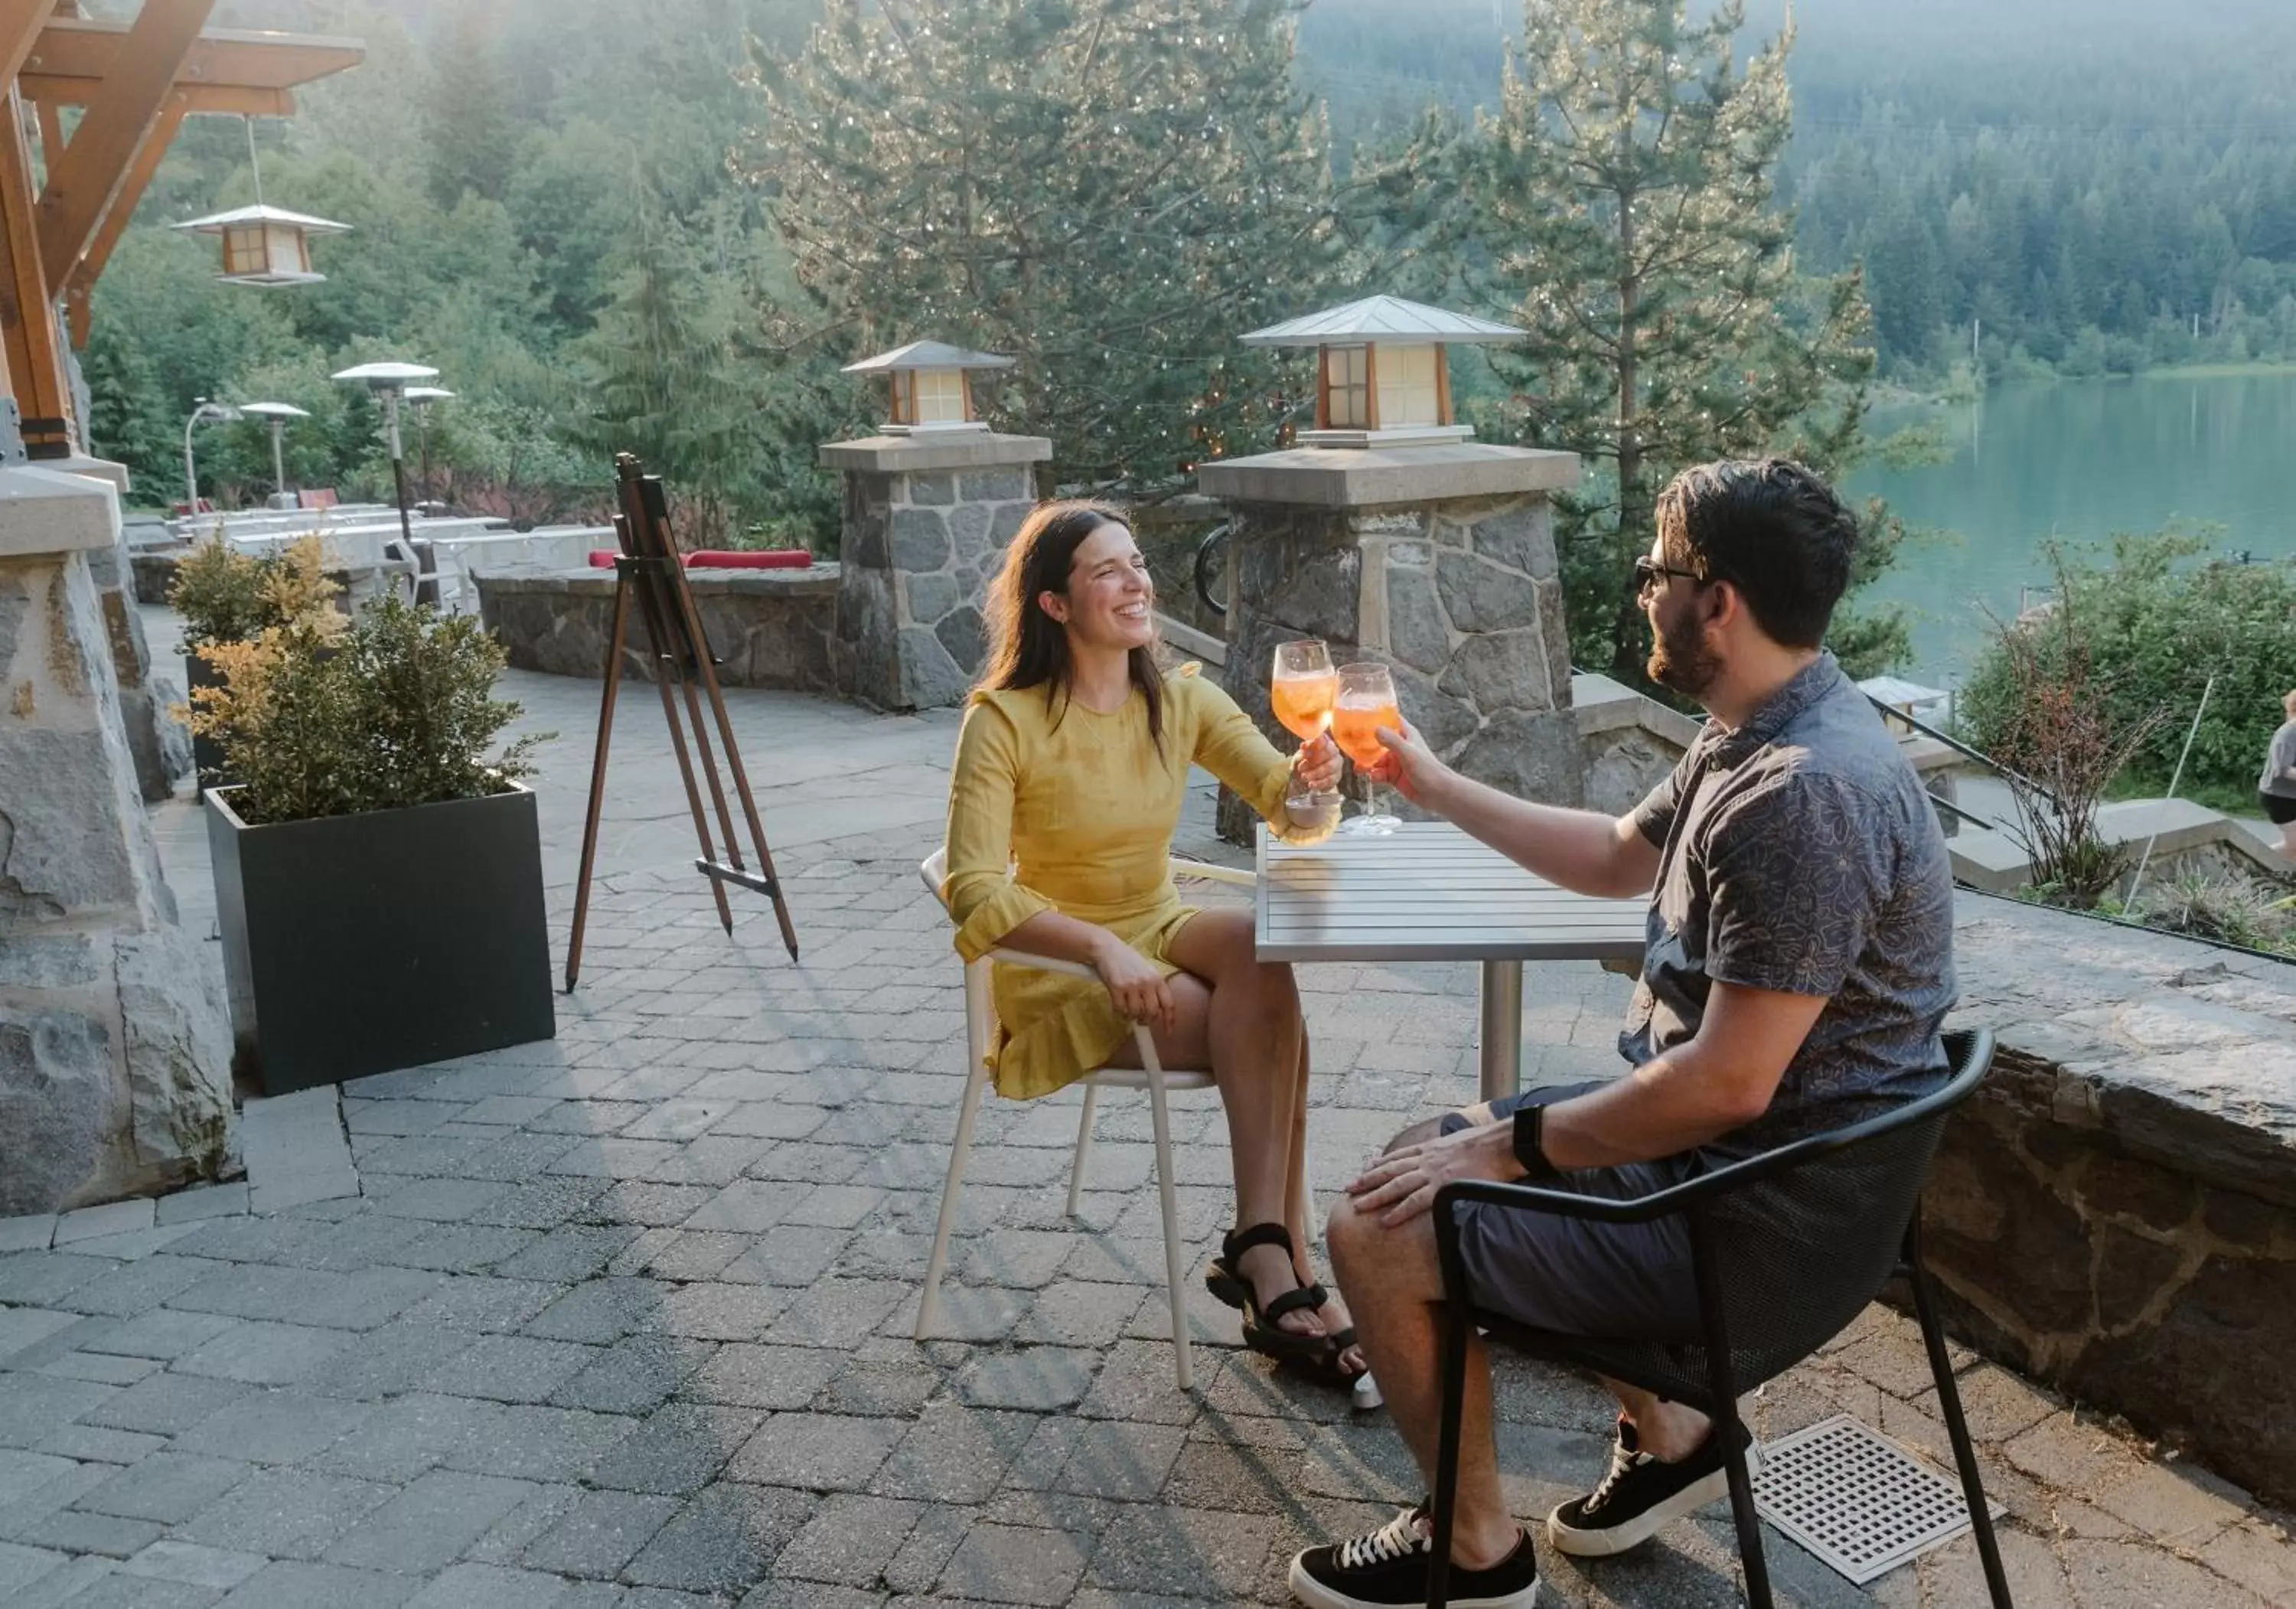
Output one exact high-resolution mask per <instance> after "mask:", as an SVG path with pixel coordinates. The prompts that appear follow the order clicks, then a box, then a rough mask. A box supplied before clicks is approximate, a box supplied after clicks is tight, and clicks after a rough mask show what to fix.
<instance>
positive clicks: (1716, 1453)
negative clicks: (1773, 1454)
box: [1546, 1419, 1762, 1559]
mask: <svg viewBox="0 0 2296 1609" xmlns="http://www.w3.org/2000/svg"><path fill="white" fill-rule="evenodd" d="M1738 1445H1739V1446H1740V1447H1741V1448H1743V1449H1744V1450H1745V1454H1746V1475H1747V1478H1748V1479H1749V1480H1751V1479H1752V1478H1753V1477H1754V1476H1755V1475H1758V1474H1760V1473H1761V1471H1762V1449H1761V1448H1760V1447H1759V1445H1757V1444H1756V1443H1755V1441H1754V1439H1753V1437H1752V1436H1751V1435H1750V1434H1749V1433H1747V1430H1746V1427H1745V1425H1744V1424H1740V1425H1739V1426H1738ZM1729 1495H1730V1474H1729V1471H1728V1469H1727V1468H1726V1466H1725V1463H1724V1459H1723V1456H1722V1441H1721V1438H1720V1437H1718V1436H1714V1435H1710V1436H1708V1437H1707V1438H1706V1445H1705V1446H1703V1447H1702V1448H1700V1449H1698V1450H1697V1451H1696V1452H1694V1453H1693V1454H1691V1455H1690V1457H1687V1458H1685V1459H1684V1460H1683V1461H1682V1462H1681V1463H1679V1464H1661V1463H1660V1462H1659V1461H1658V1460H1657V1459H1656V1458H1653V1457H1651V1456H1650V1454H1648V1453H1646V1452H1644V1451H1643V1450H1641V1449H1640V1447H1639V1446H1638V1445H1637V1444H1636V1440H1635V1427H1634V1426H1633V1425H1631V1424H1628V1423H1627V1422H1626V1421H1625V1420H1624V1419H1621V1420H1620V1421H1619V1444H1618V1446H1617V1447H1615V1448H1613V1449H1611V1473H1610V1474H1606V1475H1604V1476H1603V1483H1602V1484H1601V1485H1600V1486H1597V1487H1596V1488H1595V1490H1592V1491H1590V1492H1588V1493H1587V1495H1586V1496H1585V1497H1583V1498H1571V1499H1570V1501H1569V1502H1568V1503H1565V1504H1563V1505H1562V1506H1561V1507H1559V1508H1557V1509H1556V1510H1555V1511H1554V1513H1553V1514H1551V1515H1547V1516H1546V1539H1547V1540H1548V1541H1550V1542H1552V1543H1554V1547H1555V1550H1556V1551H1557V1552H1560V1553H1567V1554H1570V1556H1573V1557H1574V1558H1582V1559H1599V1558H1607V1557H1608V1556H1611V1554H1614V1553H1624V1552H1625V1551H1626V1550H1627V1549H1628V1548H1629V1547H1637V1546H1639V1545H1640V1544H1642V1543H1644V1542H1647V1541H1649V1540H1650V1539H1651V1538H1652V1537H1654V1536H1656V1535H1657V1534H1658V1532H1659V1531H1660V1529H1661V1527H1662V1526H1665V1525H1667V1524H1669V1523H1671V1522H1673V1521H1675V1520H1678V1519H1680V1518H1681V1517H1682V1516H1683V1515H1686V1514H1689V1513H1691V1512H1692V1511H1693V1510H1694V1509H1699V1508H1703V1507H1704V1506H1706V1505H1707V1504H1709V1503H1711V1502H1714V1501H1716V1500H1717V1499H1718V1498H1726V1497H1728V1496H1729Z"/></svg>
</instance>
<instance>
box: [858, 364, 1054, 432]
mask: <svg viewBox="0 0 2296 1609" xmlns="http://www.w3.org/2000/svg"><path fill="white" fill-rule="evenodd" d="M1012 366H1013V360H1012V359H1011V358H1009V357H996V356H995V355H994V354H992V353H988V352H968V351H966V350H965V349H964V348H962V347H953V346H950V345H948V344H947V342H945V341H911V342H909V344H908V345H906V346H905V347H896V348H895V349H893V350H891V351H890V352H880V353H878V354H877V356H875V357H865V358H863V359H862V360H861V361H860V362H858V363H849V364H847V365H845V373H847V374H883V375H887V376H889V377H890V379H891V381H892V393H893V406H892V409H891V417H890V418H889V419H887V420H886V422H885V423H883V424H881V425H880V426H879V427H878V429H879V430H880V431H881V433H883V434H885V435H888V436H917V435H924V434H927V433H929V432H931V433H938V432H940V431H985V430H987V429H988V425H986V424H985V423H982V422H981V418H980V409H979V407H978V406H975V405H974V403H973V400H972V378H971V376H972V375H973V374H978V373H980V372H981V371H982V370H987V369H1009V368H1011V367H1012Z"/></svg>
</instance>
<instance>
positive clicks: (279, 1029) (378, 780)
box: [196, 599, 556, 1095]
mask: <svg viewBox="0 0 2296 1609" xmlns="http://www.w3.org/2000/svg"><path fill="white" fill-rule="evenodd" d="M211 654H212V657H213V658H214V660H215V661H216V663H217V667H218V669H220V671H221V672H222V675H223V677H224V685H223V686H222V687H221V688H219V689H216V690H214V691H213V692H212V693H211V694H210V695H209V697H208V698H207V699H206V700H205V701H204V702H203V706H202V708H201V710H200V711H199V712H198V714H197V716H196V719H197V720H198V721H199V722H200V723H201V726H202V728H203V729H204V730H206V731H207V732H208V733H209V735H214V736H217V737H219V738H221V739H222V740H223V742H224V743H225V747H226V751H227V753H228V755H229V764H230V768H231V770H232V772H233V774H234V776H236V777H237V778H238V779H239V780H238V783H237V784H236V785H234V786H231V787H226V788H216V789H210V790H209V792H208V794H207V803H208V840H209V848H210V850H211V852H212V858H213V860H214V865H215V876H216V902H217V919H218V924H219V925H220V926H221V928H222V930H223V939H224V973H225V981H227V983H228V984H229V986H230V996H231V1008H232V1023H233V1029H234V1033H235V1034H236V1036H237V1038H238V1040H239V1047H240V1051H241V1065H242V1071H244V1072H247V1073H248V1074H250V1075H251V1076H252V1077H254V1078H255V1079H256V1080H258V1081H259V1082H260V1084H261V1085H262V1087H263V1088H265V1089H266V1091H267V1092H268V1093H271V1094H275V1095H276V1094H282V1093H284V1092H285V1091H287V1090H291V1089H299V1088H307V1087H309V1086H311V1085H315V1084H327V1083H334V1082H338V1081H340V1080H343V1079H347V1078H356V1077H359V1076H362V1075H364V1074H366V1073H370V1072H381V1071H388V1070H389V1069H392V1068H397V1067H406V1066H413V1065H416V1064H419V1063H423V1062H430V1061H438V1060H441V1059H444V1058H446V1057H448V1056H458V1055H471V1054H473V1053H475V1052H477V1051H481V1050H489V1049H495V1048H498V1047H502V1046H504V1045H513V1044H520V1043H523V1042H525V1041H528V1040H531V1039H537V1038H550V1037H551V1036H552V1035H553V1033H554V1032H555V1031H556V1027H555V1022H554V1016H553V1001H552V996H551V984H550V955H549V942H548V935H547V929H546V926H545V915H544V909H543V899H542V850H541V834H540V828H539V825H538V824H537V819H536V814H535V801H534V795H533V794H532V792H529V790H527V789H526V788H524V787H521V786H520V785H518V784H517V781H516V779H517V778H518V777H519V776H523V775H525V774H526V773H527V772H528V770H529V766H528V763H527V759H526V756H527V751H528V750H529V747H530V746H531V744H532V743H535V742H537V741H538V740H537V739H536V738H531V737H529V738H525V739H521V740H520V741H519V742H516V743H512V744H510V745H509V746H508V747H507V748H505V749H504V750H503V751H501V752H500V753H499V754H498V755H494V756H492V757H489V754H488V751H489V750H490V749H491V748H492V747H493V746H494V744H495V743H496V740H497V739H498V738H499V737H500V736H501V735H502V731H503V728H504V727H506V726H507V725H508V724H509V723H510V722H511V721H512V719H514V718H516V717H517V715H518V713H519V709H518V706H517V705H516V704H514V703H509V702H504V701H501V700H498V699H496V697H495V696H494V691H493V689H494V682H495V677H496V675H497V673H498V672H499V671H500V670H501V669H502V663H503V655H502V650H501V648H500V647H499V646H498V645H497V644H496V643H495V642H494V641H493V640H492V639H491V638H489V637H488V636H486V634H485V632H484V631H483V630H482V629H481V628H480V625H479V623H478V622H477V621H476V620H471V619H469V618H467V617H462V618H446V619H442V618H440V617H439V615H437V614H436V613H434V612H432V611H430V609H428V608H426V607H420V606H416V605H413V604H409V603H402V602H400V601H398V600H397V599H390V600H387V601H385V602H382V603H376V604H373V605H371V606H370V607H369V608H367V609H366V610H365V612H362V613H361V614H360V615H359V617H358V618H357V620H355V621H353V622H351V623H350V625H349V626H348V629H345V630H342V631H340V632H330V631H327V630H324V629H322V628H320V627H318V626H317V625H316V624H314V623H312V622H310V621H304V622H301V623H299V624H295V625H290V626H278V627H273V628H270V629H268V630H266V631H265V632H263V633H262V634H261V635H260V636H258V637H257V638H256V639H255V640H254V641H253V642H249V643H238V644H217V646H216V647H214V648H213V649H212V650H211Z"/></svg>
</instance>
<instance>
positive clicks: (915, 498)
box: [903, 471, 956, 508]
mask: <svg viewBox="0 0 2296 1609" xmlns="http://www.w3.org/2000/svg"><path fill="white" fill-rule="evenodd" d="M903 480H904V484H903V489H904V491H905V492H906V497H904V498H903V501H905V502H908V503H924V504H931V505H934V506H935V507H939V508H946V507H947V506H948V505H950V504H952V503H954V502H955V501H956V477H955V475H953V474H951V473H949V472H947V471H941V472H936V473H924V474H911V475H907V476H905V477H904V478H903Z"/></svg>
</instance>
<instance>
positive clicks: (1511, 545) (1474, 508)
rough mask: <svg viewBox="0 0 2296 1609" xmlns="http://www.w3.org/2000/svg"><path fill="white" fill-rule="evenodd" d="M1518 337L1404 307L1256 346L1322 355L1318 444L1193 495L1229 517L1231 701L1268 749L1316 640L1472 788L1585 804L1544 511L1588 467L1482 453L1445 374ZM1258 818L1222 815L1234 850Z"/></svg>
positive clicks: (1352, 313)
mask: <svg viewBox="0 0 2296 1609" xmlns="http://www.w3.org/2000/svg"><path fill="white" fill-rule="evenodd" d="M1519 336H1520V332H1517V331H1515V330H1513V329H1510V328H1509V327H1508V326H1506V325H1505V324H1493V323H1490V322H1489V321H1488V320H1485V319H1480V318H1472V317H1469V316H1466V315H1464V314H1459V313H1451V312H1447V311H1445V310H1444V309H1442V308H1430V307H1423V306H1421V305H1419V304H1417V303H1415V302H1407V301H1402V300H1398V299H1397V298H1394V297H1391V296H1374V297H1370V298H1368V299H1366V300H1362V301H1358V302H1352V303H1350V304H1349V305H1348V306H1346V307H1343V308H1333V309H1332V310H1330V311H1329V312H1325V313H1317V314H1311V315H1309V316H1307V317H1304V318H1300V319H1295V320H1293V321H1292V322H1291V323H1289V324H1276V325H1274V326H1273V327H1271V328H1269V329H1265V330H1259V331H1255V332H1252V333H1251V334H1250V335H1247V336H1245V337H1244V338H1243V339H1244V340H1245V341H1249V342H1251V343H1252V344H1254V345H1256V346H1300V347H1315V348H1317V349H1319V351H1320V353H1321V361H1320V364H1319V369H1320V380H1321V382H1322V383H1321V384H1320V386H1319V387H1318V392H1319V395H1318V398H1317V406H1316V424H1317V426H1318V428H1317V429H1316V430H1314V431H1302V432H1301V433H1300V437H1299V442H1300V445H1298V446H1296V447H1290V448H1287V449H1285V450H1283V451H1282V452H1274V453H1263V454H1259V455H1258V456H1253V457H1248V458H1228V459H1218V460H1214V461H1212V462H1210V463H1207V464H1201V465H1200V466H1199V467H1198V469H1197V471H1196V484H1197V486H1198V488H1200V489H1201V491H1203V492H1204V493H1205V494H1206V495H1207V496H1209V497H1217V498H1218V499H1219V500H1220V501H1221V502H1222V503H1224V504H1226V505H1227V511H1228V514H1229V530H1230V533H1231V541H1232V544H1233V545H1232V546H1231V547H1230V549H1229V558H1228V566H1227V572H1228V599H1227V616H1226V627H1227V647H1228V660H1227V664H1228V675H1227V690H1228V692H1229V693H1230V694H1232V695H1234V698H1235V701H1236V702H1238V703H1239V704H1241V705H1242V707H1243V709H1244V710H1246V711H1247V712H1248V713H1250V714H1251V716H1252V718H1254V719H1255V720H1257V721H1259V724H1260V726H1261V727H1262V729H1263V730H1265V731H1266V732H1267V734H1268V735H1270V736H1271V737H1275V736H1276V735H1277V734H1278V731H1279V728H1278V727H1276V725H1275V719H1274V717H1273V713H1272V711H1271V710H1269V708H1268V702H1267V675H1268V665H1269V662H1270V659H1271V657H1272V654H1273V653H1274V650H1275V644H1278V643H1280V642H1284V641H1287V640H1289V639H1291V638H1294V637H1321V638H1322V639H1323V640H1324V642H1326V643H1328V644H1331V648H1332V656H1333V659H1335V660H1338V661H1342V662H1344V661H1349V660H1370V661H1378V662H1380V663H1382V664H1384V665H1386V666H1387V667H1388V669H1389V671H1390V674H1391V675H1392V676H1393V677H1394V678H1395V684H1396V692H1397V694H1398V696H1399V698H1400V700H1401V703H1402V709H1403V714H1404V716H1405V718H1406V719H1408V720H1409V721H1410V722H1411V724H1412V725H1413V726H1415V727H1417V728H1418V729H1419V731H1420V732H1421V734H1422V735H1423V736H1425V738H1426V739H1427V741H1428V742H1429V743H1430V744H1431V746H1432V747H1433V748H1434V750H1435V751H1436V752H1437V753H1438V754H1439V755H1441V756H1442V757H1443V758H1444V759H1446V760H1447V761H1449V762H1450V763H1451V764H1452V765H1454V766H1456V767H1457V768H1459V769H1460V770H1462V771H1464V772H1465V773H1466V774H1467V775H1468V776H1473V777H1476V778H1477V779H1479V780H1480V781H1483V782H1487V783H1490V784H1493V785H1494V786H1497V787H1499V788H1503V789H1505V791H1506V792H1511V793H1513V794H1515V795H1516V796H1518V797H1520V798H1527V799H1534V800H1542V801H1545V802H1546V803H1550V804H1567V805H1576V804H1578V803H1579V801H1580V800H1581V798H1582V797H1583V794H1584V784H1583V782H1582V780H1581V775H1580V774H1581V771H1582V769H1583V763H1582V758H1581V753H1580V749H1579V737H1578V733H1577V728H1576V724H1575V719H1574V718H1573V716H1572V714H1571V710H1570V636H1569V633H1568V632H1567V631H1566V630H1565V628H1564V620H1563V613H1562V578H1561V576H1560V574H1559V573H1558V571H1557V568H1556V562H1555V551H1554V514H1553V510H1552V509H1551V507H1550V506H1549V504H1548V498H1549V497H1550V496H1552V495H1553V494H1554V493H1555V492H1558V491H1567V490H1569V489H1570V488H1573V487H1575V486H1577V485H1578V484H1579V460H1578V457H1577V456H1576V455H1574V454H1570V453H1559V452H1545V451H1539V450H1536V449H1533V448H1529V447H1500V446H1497V445H1491V444H1487V443H1484V442H1480V441H1475V440H1472V439H1471V438H1472V434H1473V432H1472V431H1471V430H1470V429H1469V428H1468V427H1466V426H1464V425H1460V424H1456V423H1453V422H1452V416H1451V406H1450V390H1451V388H1450V382H1449V377H1448V375H1447V373H1446V370H1445V353H1446V349H1447V348H1449V347H1452V346H1456V345H1462V344H1465V343H1468V342H1488V341H1511V340H1515V339H1518V338H1519ZM1619 584H1620V586H1621V587H1624V586H1626V585H1627V584H1628V581H1627V578H1626V577H1624V576H1621V577H1620V582H1619ZM1248 815H1249V812H1247V811H1244V810H1243V809H1242V808H1241V806H1240V805H1238V804H1237V803H1236V801H1234V800H1223V803H1222V807H1221V814H1220V820H1221V826H1222V829H1223V831H1226V832H1228V833H1231V835H1235V836H1242V835H1243V834H1245V833H1247V832H1248V829H1249V825H1250V824H1249V821H1248V820H1247V817H1248Z"/></svg>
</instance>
